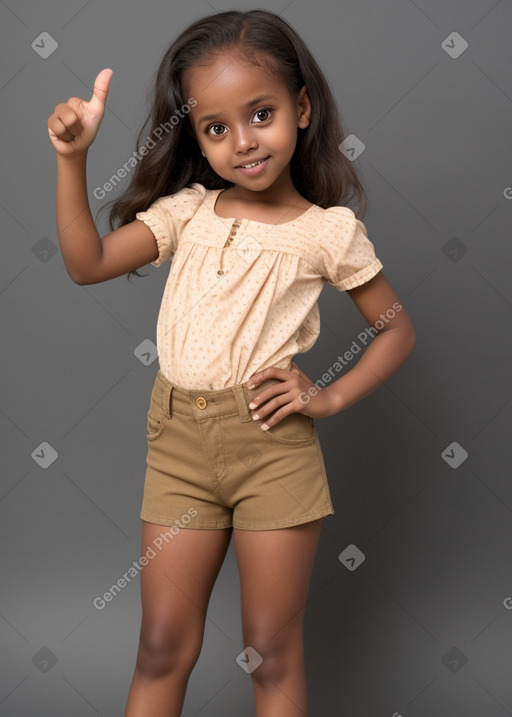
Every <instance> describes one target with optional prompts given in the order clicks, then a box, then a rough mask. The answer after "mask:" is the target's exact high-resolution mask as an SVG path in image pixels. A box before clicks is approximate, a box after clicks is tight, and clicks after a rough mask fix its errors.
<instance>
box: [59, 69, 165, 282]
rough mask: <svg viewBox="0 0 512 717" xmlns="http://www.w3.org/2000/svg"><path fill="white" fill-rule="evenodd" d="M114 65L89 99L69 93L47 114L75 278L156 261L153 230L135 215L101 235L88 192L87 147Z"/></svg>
mask: <svg viewBox="0 0 512 717" xmlns="http://www.w3.org/2000/svg"><path fill="white" fill-rule="evenodd" d="M111 77H112V70H110V69H105V70H102V71H101V72H100V73H99V75H98V76H97V78H96V81H95V83H94V92H93V96H92V98H91V100H90V101H89V102H86V101H85V100H82V99H80V98H78V97H71V98H70V99H69V100H68V101H67V102H66V103H63V104H59V105H57V106H56V107H55V111H54V113H53V114H52V115H51V116H50V117H49V118H48V134H49V137H50V141H51V142H52V144H53V147H54V149H55V152H56V156H57V199H56V211H57V233H58V237H59V243H60V247H61V252H62V257H63V259H64V264H65V266H66V269H67V271H68V274H69V276H70V277H71V279H72V280H73V281H74V282H75V283H77V284H96V283H98V282H101V281H107V280H108V279H113V278H115V277H116V276H120V275H121V274H126V273H128V272H129V271H133V270H135V269H138V268H139V267H141V266H144V265H145V264H147V263H149V262H150V261H154V260H155V259H156V258H157V256H158V247H157V244H156V240H155V237H154V235H153V232H152V231H151V229H149V227H147V226H146V225H145V224H144V222H141V221H139V220H138V219H135V220H134V221H133V222H131V223H130V224H127V225H126V226H124V227H120V228H119V229H116V230H115V231H113V232H110V234H107V235H105V236H104V237H103V238H100V236H99V234H98V230H97V229H96V225H95V223H94V220H93V217H92V214H91V210H90V207H89V199H88V196H87V176H86V164H87V152H88V149H89V147H90V145H91V144H92V143H93V141H94V139H95V137H96V134H97V132H98V129H99V126H100V123H101V120H102V119H103V115H104V113H105V102H106V99H107V95H108V88H109V83H110V79H111Z"/></svg>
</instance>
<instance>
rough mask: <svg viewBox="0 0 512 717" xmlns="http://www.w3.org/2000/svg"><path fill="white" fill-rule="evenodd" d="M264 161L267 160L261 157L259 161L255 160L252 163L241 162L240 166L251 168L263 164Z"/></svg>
mask: <svg viewBox="0 0 512 717" xmlns="http://www.w3.org/2000/svg"><path fill="white" fill-rule="evenodd" d="M264 161H265V160H264V159H260V161H259V162H253V163H252V164H241V165H240V166H241V167H243V168H244V169H250V168H251V167H256V166H257V165H258V164H261V163H262V162H264Z"/></svg>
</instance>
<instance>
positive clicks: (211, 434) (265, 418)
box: [48, 10, 415, 717]
mask: <svg viewBox="0 0 512 717" xmlns="http://www.w3.org/2000/svg"><path fill="white" fill-rule="evenodd" d="M111 77H112V70H109V69H105V70H103V71H102V72H100V73H99V75H98V76H97V78H96V82H95V84H94V93H93V96H92V99H91V100H90V101H89V102H85V101H84V100H81V99H79V98H76V97H72V98H71V99H69V100H68V102H67V103H65V104H59V105H57V107H56V108H55V112H54V113H53V114H52V115H51V117H50V118H49V120H48V129H49V136H50V140H51V142H52V144H53V146H54V148H55V150H56V153H57V224H58V234H59V241H60V244H61V249H62V255H63V258H64V262H65V265H66V268H67V270H68V272H69V275H70V277H71V278H72V279H73V281H75V282H76V283H77V284H93V283H97V282H101V281H106V280H107V279H111V278H113V277H117V276H119V275H121V274H123V273H125V272H129V274H128V277H129V275H130V274H132V273H135V274H137V272H136V269H137V268H139V267H142V266H144V265H146V264H147V263H149V262H151V263H152V264H153V265H154V266H159V265H160V264H161V263H162V262H164V261H165V260H166V259H170V258H172V265H171V270H170V273H169V276H168V279H167V284H166V286H165V290H164V295H163V299H162V304H161V307H160V313H159V316H158V323H157V346H158V353H159V369H158V371H157V375H156V378H155V383H154V386H153V390H152V393H151V397H150V402H149V410H148V413H147V446H148V454H147V472H146V478H145V484H144V498H143V504H142V510H141V518H142V520H143V524H142V525H143V528H142V554H143V555H147V556H149V557H150V559H149V558H148V559H147V561H146V565H145V567H144V569H143V570H142V573H141V594H142V611H143V614H142V623H141V629H140V642H139V648H138V653H137V660H136V667H135V673H134V676H133V681H132V684H131V688H130V692H129V696H128V702H127V706H126V712H125V717H142V716H143V715H144V716H146V715H151V717H163V716H164V715H165V717H171V716H172V717H177V716H178V715H180V714H181V710H182V706H183V702H184V699H185V691H186V687H187V683H188V680H189V676H190V673H191V671H192V669H193V667H194V665H195V663H196V661H197V659H198V656H199V654H200V650H201V645H202V640H203V630H204V626H205V619H206V614H207V607H208V603H209V599H210V594H211V591H212V588H213V585H214V583H215V580H216V577H217V574H218V572H219V570H220V567H221V565H222V562H223V560H224V557H225V554H226V551H227V548H228V545H229V541H230V538H231V534H232V532H234V545H235V551H236V557H237V561H238V566H239V571H240V580H241V596H242V620H243V641H244V644H243V648H244V649H243V651H242V652H241V653H240V654H239V655H238V656H237V657H236V659H237V662H238V663H239V665H240V666H241V667H243V668H244V669H245V670H246V671H247V672H249V673H250V675H251V678H252V684H253V687H254V693H255V702H256V715H257V717H276V716H277V715H279V717H299V716H300V717H304V715H307V714H308V706H307V694H306V682H305V672H304V659H303V637H302V629H303V620H304V613H305V604H306V600H307V595H308V588H309V582H310V577H311V572H312V567H313V560H314V556H315V552H316V549H317V544H318V540H319V535H320V531H321V525H322V521H323V518H324V517H326V516H328V515H332V514H333V513H334V510H333V507H332V503H331V498H330V493H329V486H328V482H327V477H326V473H325V465H324V461H323V456H322V452H321V446H320V443H319V440H318V435H317V431H316V426H315V423H314V419H315V418H323V417H326V416H333V415H335V414H336V413H338V412H340V411H342V410H345V409H347V408H348V407H349V406H351V405H352V404H354V403H355V402H356V401H359V400H360V399H361V398H363V397H364V396H366V395H368V394H369V393H371V392H372V391H374V390H375V389H376V388H377V387H379V386H381V385H382V384H383V382H385V381H386V380H387V379H388V378H389V377H390V376H391V375H392V374H394V373H395V371H397V369H398V368H399V367H400V366H401V365H402V364H403V363H404V361H405V360H406V359H407V357H408V356H409V354H410V353H411V351H412V350H413V348H414V343H415V335H414V329H413V327H412V324H411V321H410V319H409V316H408V314H407V312H406V311H405V309H404V308H403V306H402V304H401V302H400V301H399V299H398V296H397V295H396V294H395V292H394V291H393V289H392V288H391V286H390V285H389V283H388V282H387V280H386V279H385V278H384V276H383V274H382V264H381V262H380V261H379V259H378V258H377V257H376V256H375V252H374V247H373V244H372V243H371V242H370V240H369V239H368V236H367V232H366V228H365V226H364V224H363V223H362V221H361V219H360V217H361V216H362V215H363V214H364V210H365V207H366V204H365V197H364V191H363V189H362V186H361V184H360V182H359V181H358V178H357V176H356V172H355V170H354V167H353V165H352V164H351V162H350V161H349V160H348V159H347V158H346V157H345V155H344V154H343V153H342V152H341V151H340V144H341V142H342V140H343V136H344V134H343V132H342V129H341V126H340V122H339V119H338V114H337V108H336V103H335V100H334V98H333V96H332V94H331V91H330V89H329V87H328V85H327V82H326V80H325V78H324V76H323V74H322V72H321V70H320V68H319V67H318V65H317V63H316V62H315V60H314V59H313V57H312V55H311V54H310V52H309V50H308V49H307V47H306V45H305V44H304V42H303V41H302V40H301V38H300V37H299V36H298V35H297V33H296V32H295V31H294V30H293V29H292V28H291V27H290V26H289V25H288V24H287V23H286V22H285V21H284V20H283V19H282V18H281V17H280V16H279V15H275V14H273V13H271V12H266V11H263V10H252V11H250V12H239V11H229V12H222V13H217V14H214V15H211V16H209V17H205V18H203V19H200V20H198V21H196V22H195V23H193V24H192V25H191V26H190V27H188V28H187V29H186V30H185V31H183V32H182V33H181V34H180V35H179V37H178V38H177V39H176V40H175V42H173V44H172V45H171V46H170V48H169V50H168V51H167V53H166V54H165V56H164V58H163V60H162V63H161V65H160V67H159V69H158V73H157V77H156V85H155V90H154V96H153V104H152V109H151V113H150V116H149V117H148V121H149V119H151V131H150V133H149V134H148V135H147V136H146V137H145V143H144V144H143V145H142V146H141V144H140V143H141V138H142V137H143V130H144V127H143V129H142V130H141V133H140V134H139V137H138V142H137V146H138V148H139V150H138V152H136V153H134V159H132V160H130V163H129V164H128V163H126V164H125V165H124V167H123V169H124V174H123V172H122V171H121V170H119V172H118V173H117V176H118V177H122V176H125V175H126V174H127V173H128V174H130V173H131V175H132V176H131V182H130V184H129V187H128V189H127V190H126V191H125V192H124V193H123V195H122V196H121V197H120V198H118V199H117V201H116V202H115V203H114V205H113V207H112V209H111V214H110V227H111V229H113V231H112V232H111V233H110V234H107V235H106V236H104V237H102V238H100V237H99V235H98V232H97V230H96V227H95V224H94V222H93V219H92V216H91V212H90V209H89V205H88V200H87V186H86V156H87V151H88V148H89V146H90V145H91V143H92V142H93V140H94V138H95V136H96V133H97V131H98V128H99V125H100V122H101V120H102V117H103V114H104V110H105V102H106V98H107V94H108V88H109V83H110V79H111ZM134 165H135V166H134ZM114 179H115V177H112V180H114ZM111 185H112V181H111V182H110V185H109V186H111ZM109 186H106V185H105V191H107V190H108V189H109ZM354 197H355V198H356V199H357V201H358V205H359V210H358V215H357V216H356V214H355V213H354V212H353V211H352V209H349V208H348V207H347V206H346V202H347V201H349V200H350V199H352V198H354ZM361 208H362V211H361ZM116 224H118V225H119V226H118V228H115V229H114V227H115V226H116ZM137 276H139V275H138V274H137ZM325 281H328V282H329V283H331V284H332V285H334V286H335V287H336V288H337V289H338V290H340V291H347V293H348V295H349V296H350V298H351V299H352V300H353V301H354V303H355V304H356V306H357V308H358V309H359V311H360V312H361V314H362V316H363V317H364V319H365V320H366V321H367V322H368V323H369V324H370V325H371V326H372V332H373V336H375V338H374V340H373V341H372V343H371V344H370V345H369V347H368V348H367V349H366V351H365V352H364V355H363V356H362V358H360V360H359V361H358V363H357V365H356V366H354V367H353V368H351V369H350V370H349V371H347V372H346V373H344V375H343V376H342V377H341V378H337V379H336V373H337V372H339V371H341V365H340V364H339V363H337V362H335V363H334V364H333V366H332V367H330V368H329V373H328V374H324V376H325V375H327V376H328V377H329V376H330V379H329V381H327V382H324V383H325V384H326V385H323V386H318V385H316V384H315V385H314V384H313V383H312V381H311V380H310V379H309V378H308V376H306V375H305V374H304V373H303V372H302V371H301V370H300V369H299V367H298V366H297V365H296V364H295V363H294V362H293V361H292V358H293V357H294V356H295V355H296V354H297V353H302V352H305V351H307V350H308V349H309V348H311V346H313V344H314V343H315V341H316V338H317V336H318V334H319V329H320V317H319V312H318V306H317V303H316V301H317V299H318V296H319V294H320V292H321V290H322V287H323V286H324V284H325ZM319 383H321V382H319ZM150 550H151V552H149V551H150Z"/></svg>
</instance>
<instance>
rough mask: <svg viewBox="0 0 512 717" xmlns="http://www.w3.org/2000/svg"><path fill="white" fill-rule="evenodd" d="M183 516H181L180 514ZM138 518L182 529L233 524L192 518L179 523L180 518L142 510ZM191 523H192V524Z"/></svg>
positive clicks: (208, 528)
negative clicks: (199, 520)
mask: <svg viewBox="0 0 512 717" xmlns="http://www.w3.org/2000/svg"><path fill="white" fill-rule="evenodd" d="M181 517H183V516H181ZM140 518H141V519H142V520H145V521H146V522H148V523H155V524H157V525H164V526H165V527H167V528H172V527H177V528H183V529H189V530H190V529H193V530H215V529H217V528H232V527H233V524H232V522H231V521H229V522H227V523H226V521H218V520H215V521H209V522H206V523H205V522H202V523H198V522H197V521H195V520H194V519H192V520H191V521H190V523H188V524H187V525H180V524H179V522H180V520H181V518H168V517H166V516H163V515H155V514H154V513H147V512H146V511H144V510H142V511H141V512H140ZM192 523H193V524H192Z"/></svg>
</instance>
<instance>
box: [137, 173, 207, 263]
mask: <svg viewBox="0 0 512 717" xmlns="http://www.w3.org/2000/svg"><path fill="white" fill-rule="evenodd" d="M205 194H206V189H205V187H204V186H203V185H202V184H199V183H198V182H194V183H193V184H191V185H190V186H186V187H183V189H180V190H179V192H176V193H175V194H168V195H166V196H165V197H159V198H158V199H156V200H155V201H154V202H153V204H152V205H151V206H150V207H149V209H147V210H146V211H144V212H137V213H136V215H135V217H136V219H140V221H142V222H144V224H146V226H148V227H149V228H150V229H151V231H152V232H153V234H154V235H155V239H156V243H157V246H158V257H157V258H156V259H155V261H152V262H151V264H153V266H160V264H162V263H163V262H164V261H166V260H167V259H170V258H171V257H172V256H173V255H174V254H175V253H176V250H177V248H178V244H179V238H180V235H181V232H182V231H183V227H184V226H185V225H186V224H187V222H188V221H190V219H191V218H192V217H193V216H194V214H195V213H196V212H197V210H198V209H199V207H200V205H201V203H202V202H203V200H204V197H205Z"/></svg>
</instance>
